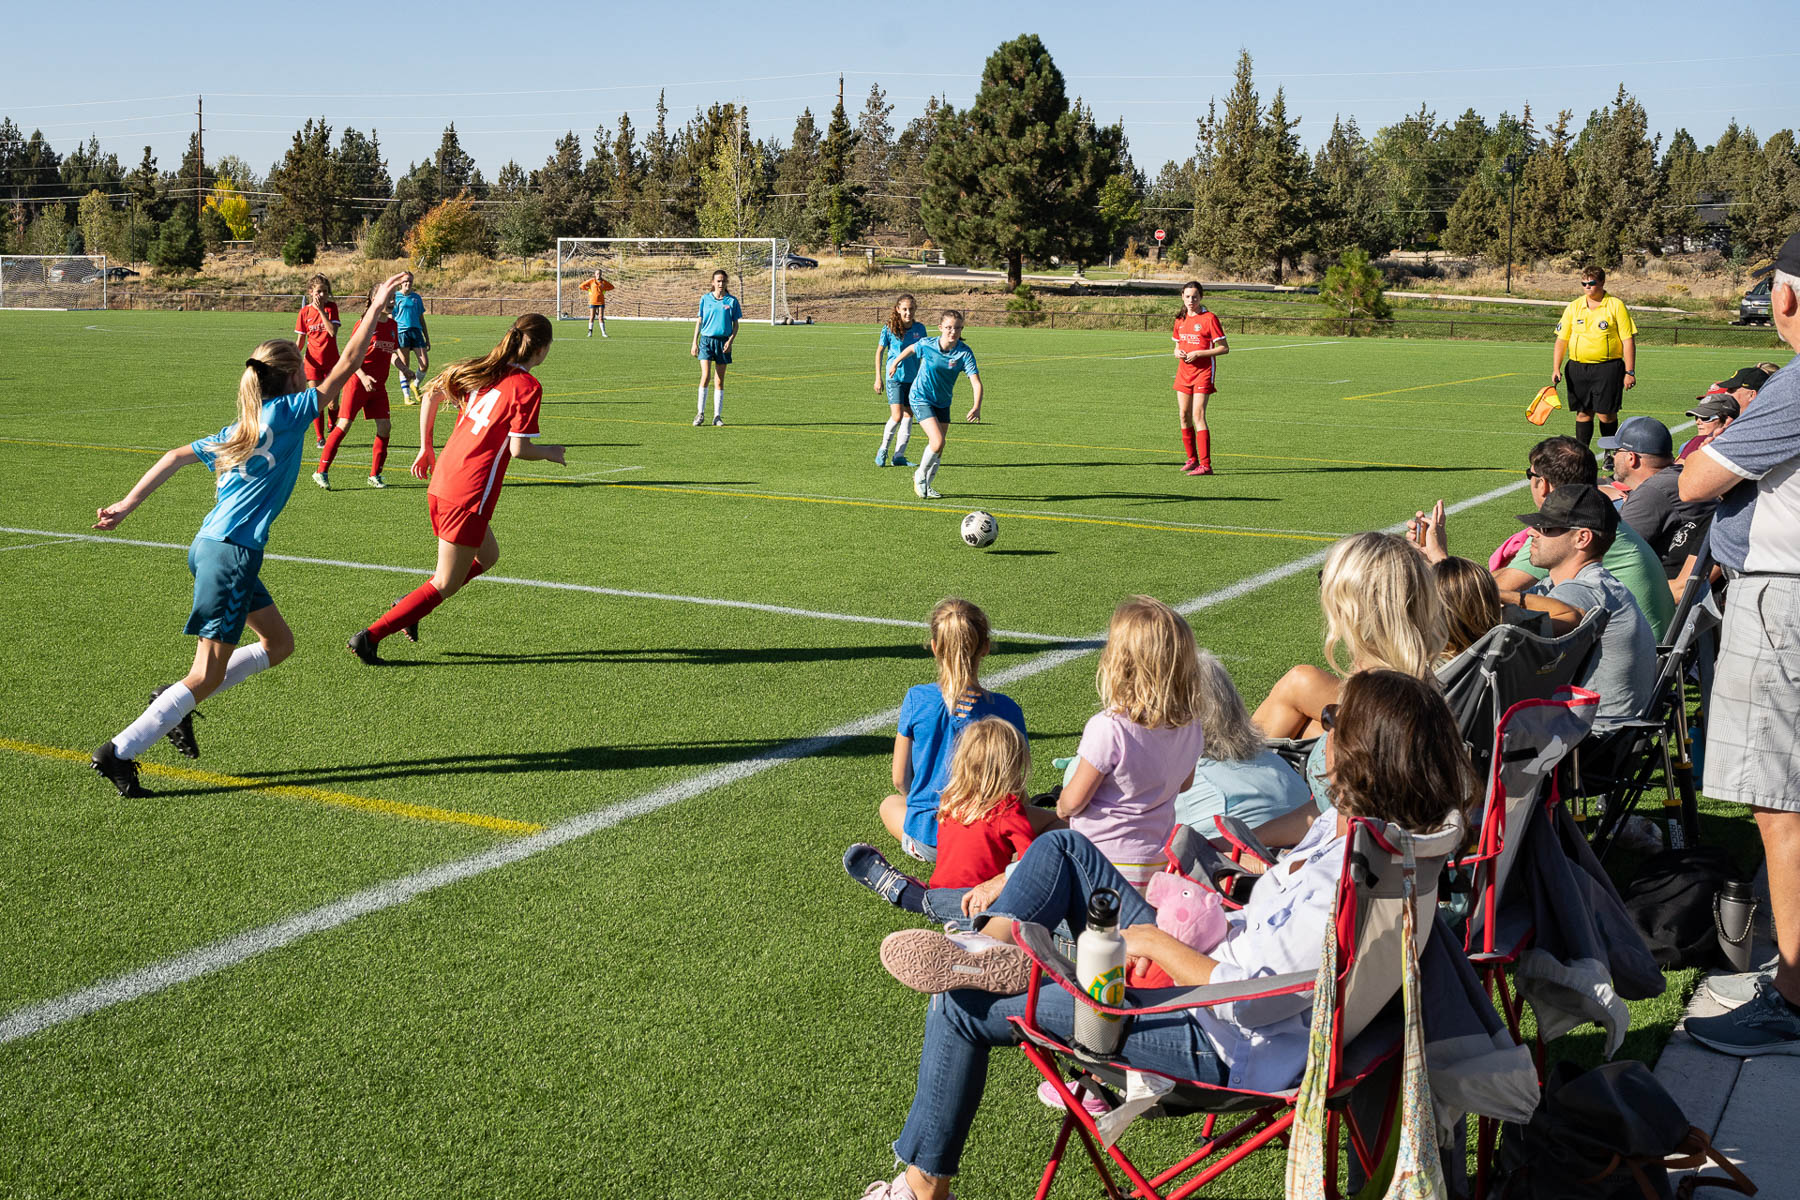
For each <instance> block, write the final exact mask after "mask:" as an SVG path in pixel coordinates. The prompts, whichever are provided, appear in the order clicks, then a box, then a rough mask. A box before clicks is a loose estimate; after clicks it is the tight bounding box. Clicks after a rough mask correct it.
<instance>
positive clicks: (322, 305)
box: [294, 275, 338, 450]
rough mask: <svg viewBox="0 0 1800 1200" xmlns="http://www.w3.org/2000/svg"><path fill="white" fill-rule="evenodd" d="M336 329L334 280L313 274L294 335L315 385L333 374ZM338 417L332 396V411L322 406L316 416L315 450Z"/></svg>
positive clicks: (336, 345)
mask: <svg viewBox="0 0 1800 1200" xmlns="http://www.w3.org/2000/svg"><path fill="white" fill-rule="evenodd" d="M337 331H338V306H337V301H335V300H333V299H332V298H331V280H329V279H327V278H325V277H324V276H323V275H314V276H313V277H312V279H311V280H310V281H308V283H307V287H306V303H305V304H303V305H301V306H300V315H299V316H298V317H296V318H295V319H294V332H295V333H297V334H299V335H300V336H298V337H296V338H295V339H294V344H295V345H296V346H299V347H300V349H301V351H302V353H303V354H304V355H305V358H306V382H308V383H310V384H312V385H313V386H315V387H316V386H318V384H319V381H320V380H322V379H324V378H325V377H326V376H327V375H329V374H331V368H333V367H335V366H337V360H338V344H337ZM335 420H337V401H336V400H333V401H332V402H331V408H330V411H325V410H321V411H320V413H319V415H318V416H316V417H314V418H313V441H314V446H313V448H314V449H315V450H323V449H324V448H325V426H326V425H327V424H328V423H329V422H331V421H335Z"/></svg>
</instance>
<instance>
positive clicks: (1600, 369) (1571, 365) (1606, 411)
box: [1563, 358, 1625, 417]
mask: <svg viewBox="0 0 1800 1200" xmlns="http://www.w3.org/2000/svg"><path fill="white" fill-rule="evenodd" d="M1563 378H1564V379H1567V380H1568V381H1569V411H1571V412H1578V413H1598V414H1599V415H1600V416H1603V417H1616V416H1618V415H1619V408H1620V406H1621V405H1623V404H1624V403H1625V360H1624V359H1622V358H1609V359H1607V360H1606V361H1605V362H1597V363H1584V362H1576V361H1575V360H1574V359H1570V360H1569V361H1568V362H1567V363H1564V364H1563Z"/></svg>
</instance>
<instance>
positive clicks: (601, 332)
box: [600, 321, 606, 337]
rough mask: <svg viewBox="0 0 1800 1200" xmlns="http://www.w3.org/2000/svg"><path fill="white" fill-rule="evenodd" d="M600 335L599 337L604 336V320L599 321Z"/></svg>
mask: <svg viewBox="0 0 1800 1200" xmlns="http://www.w3.org/2000/svg"><path fill="white" fill-rule="evenodd" d="M600 336H601V337H605V336H606V322H605V321H602V322H600Z"/></svg>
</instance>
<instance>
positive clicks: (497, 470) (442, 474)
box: [429, 366, 544, 517]
mask: <svg viewBox="0 0 1800 1200" xmlns="http://www.w3.org/2000/svg"><path fill="white" fill-rule="evenodd" d="M543 399H544V387H543V385H542V384H540V383H539V382H538V381H537V380H536V379H535V378H534V377H533V376H532V374H531V372H530V371H527V370H526V369H525V368H524V367H519V366H514V367H510V368H508V370H507V374H506V375H505V376H503V377H502V378H501V380H500V381H499V382H498V383H496V384H494V385H493V386H492V387H489V388H484V389H482V390H481V391H479V392H475V393H473V394H472V395H470V396H468V397H466V398H465V399H464V400H463V406H462V413H461V414H460V415H459V416H458V417H457V418H456V428H455V429H453V430H451V431H450V440H449V441H447V442H445V443H444V453H443V454H442V455H440V456H439V457H438V461H437V467H436V469H435V470H433V471H432V473H431V487H430V489H429V492H430V494H431V495H433V496H436V497H437V498H438V500H439V501H440V502H441V503H444V504H454V505H455V506H456V507H458V508H466V509H469V510H471V511H474V512H479V513H480V514H481V515H483V516H487V517H491V516H493V515H494V505H495V504H496V503H497V502H498V501H499V499H500V483H501V481H502V479H504V478H505V475H506V464H507V463H508V462H509V461H511V459H512V446H511V443H510V442H509V441H508V440H507V439H508V438H511V437H528V438H530V437H536V436H537V435H538V408H539V406H540V405H541V404H542V403H543Z"/></svg>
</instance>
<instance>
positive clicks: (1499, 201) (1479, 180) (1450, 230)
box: [1438, 175, 1506, 264]
mask: <svg viewBox="0 0 1800 1200" xmlns="http://www.w3.org/2000/svg"><path fill="white" fill-rule="evenodd" d="M1438 241H1439V244H1440V245H1442V246H1443V248H1444V249H1445V250H1447V251H1449V252H1450V253H1451V254H1460V255H1463V256H1465V257H1468V258H1479V259H1483V260H1485V261H1486V262H1488V263H1490V264H1492V263H1502V262H1504V261H1505V259H1506V197H1505V196H1503V195H1501V194H1500V193H1499V192H1498V191H1496V190H1495V188H1494V185H1493V184H1492V183H1490V182H1489V181H1488V180H1487V179H1485V178H1483V177H1482V176H1480V175H1477V176H1475V177H1474V178H1472V179H1470V180H1469V182H1468V183H1467V184H1466V185H1465V186H1464V187H1463V190H1462V195H1460V196H1458V197H1457V198H1456V203H1455V204H1452V205H1451V206H1450V212H1449V214H1448V216H1447V218H1446V220H1445V222H1444V232H1443V233H1442V234H1441V235H1439V239H1438Z"/></svg>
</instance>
